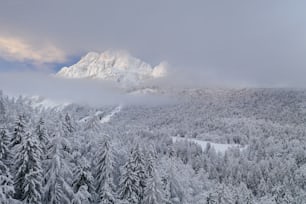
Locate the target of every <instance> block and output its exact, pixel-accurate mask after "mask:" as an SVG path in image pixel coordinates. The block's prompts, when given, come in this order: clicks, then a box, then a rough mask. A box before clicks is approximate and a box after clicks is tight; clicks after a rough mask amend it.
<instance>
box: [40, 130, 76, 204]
mask: <svg viewBox="0 0 306 204" xmlns="http://www.w3.org/2000/svg"><path fill="white" fill-rule="evenodd" d="M63 152H64V150H63V141H62V137H61V136H59V134H58V133H56V135H55V136H54V137H53V138H52V139H51V141H50V145H49V147H48V156H47V158H48V164H47V171H46V174H45V177H44V179H45V180H46V184H45V186H44V190H45V195H44V199H43V202H44V203H50V204H58V203H61V204H69V203H70V201H71V200H72V198H73V195H74V193H73V189H72V187H71V185H70V182H69V179H71V174H72V173H71V170H70V166H69V165H68V164H67V163H66V161H65V160H64V156H63Z"/></svg>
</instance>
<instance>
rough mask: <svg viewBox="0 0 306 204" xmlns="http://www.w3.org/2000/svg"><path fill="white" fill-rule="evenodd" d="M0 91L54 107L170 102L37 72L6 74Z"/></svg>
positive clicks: (108, 84) (106, 84) (0, 80)
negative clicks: (45, 101) (44, 101)
mask: <svg viewBox="0 0 306 204" xmlns="http://www.w3.org/2000/svg"><path fill="white" fill-rule="evenodd" d="M0 90H2V91H3V92H4V93H5V94H7V95H9V96H14V97H18V96H19V95H23V96H29V97H31V96H41V97H43V98H46V99H49V100H51V101H54V102H58V103H78V104H87V105H90V106H103V105H114V104H140V105H142V104H143V105H156V104H157V105H158V104H165V103H171V102H173V101H172V99H170V98H169V97H167V96H162V95H157V94H156V95H148V94H141V93H139V94H129V93H126V92H125V91H123V90H122V89H120V88H118V87H117V86H116V84H114V83H111V82H106V81H101V80H89V79H63V78H59V77H55V76H54V75H47V74H44V73H37V72H9V73H3V74H1V75H0Z"/></svg>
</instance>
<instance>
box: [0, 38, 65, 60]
mask: <svg viewBox="0 0 306 204" xmlns="http://www.w3.org/2000/svg"><path fill="white" fill-rule="evenodd" d="M0 57H1V58H4V59H5V60H9V61H19V62H26V61H29V62H32V63H33V64H38V65H42V64H45V63H61V62H65V61H66V59H67V57H66V54H65V53H64V51H62V50H61V49H59V48H58V47H56V46H54V45H53V44H51V43H45V44H44V45H42V46H36V45H33V44H31V43H30V42H27V41H25V40H23V39H20V38H15V37H5V36H0Z"/></svg>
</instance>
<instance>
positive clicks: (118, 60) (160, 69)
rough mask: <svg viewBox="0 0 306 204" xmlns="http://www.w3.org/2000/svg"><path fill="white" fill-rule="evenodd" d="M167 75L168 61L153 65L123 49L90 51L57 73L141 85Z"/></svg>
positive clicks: (65, 75) (58, 74)
mask: <svg viewBox="0 0 306 204" xmlns="http://www.w3.org/2000/svg"><path fill="white" fill-rule="evenodd" d="M166 75H167V63H166V62H161V63H160V64H158V65H156V66H154V67H153V66H151V65H150V64H148V63H146V62H144V61H142V60H140V59H138V58H136V57H133V56H132V55H131V54H129V53H128V52H127V51H123V50H119V51H118V50H115V51H113V50H107V51H105V52H102V53H97V52H88V53H87V54H86V55H85V56H83V57H82V58H81V59H80V60H79V61H78V62H77V63H76V64H74V65H71V66H69V67H63V68H62V69H60V70H59V71H58V72H57V73H56V76H58V77H63V78H92V79H101V80H107V81H114V82H118V83H119V84H122V85H123V86H133V85H139V84H141V83H143V82H145V81H147V80H150V79H155V78H161V77H165V76H166Z"/></svg>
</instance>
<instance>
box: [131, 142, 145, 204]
mask: <svg viewBox="0 0 306 204" xmlns="http://www.w3.org/2000/svg"><path fill="white" fill-rule="evenodd" d="M132 157H133V163H132V164H133V169H134V171H135V172H136V173H137V176H138V178H139V191H138V196H139V199H140V201H141V200H142V199H143V197H144V188H145V187H146V179H147V175H146V171H145V162H144V161H145V159H144V156H143V153H142V150H141V149H140V147H139V144H137V145H136V147H135V148H134V151H133V154H132Z"/></svg>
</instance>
